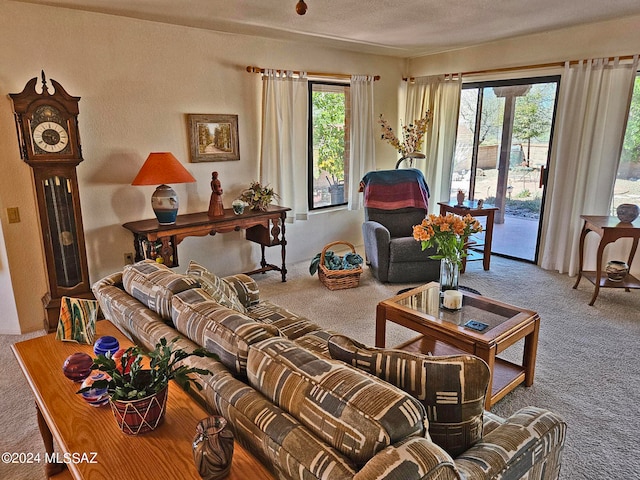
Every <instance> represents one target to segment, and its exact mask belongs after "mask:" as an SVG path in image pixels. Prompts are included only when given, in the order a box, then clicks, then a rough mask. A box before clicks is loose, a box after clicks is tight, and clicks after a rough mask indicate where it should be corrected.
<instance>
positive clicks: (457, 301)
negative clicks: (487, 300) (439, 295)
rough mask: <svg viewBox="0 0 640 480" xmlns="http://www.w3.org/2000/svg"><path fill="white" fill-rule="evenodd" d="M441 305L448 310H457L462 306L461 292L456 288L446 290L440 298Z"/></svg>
mask: <svg viewBox="0 0 640 480" xmlns="http://www.w3.org/2000/svg"><path fill="white" fill-rule="evenodd" d="M442 306H443V307H444V308H448V309H449V310H459V309H461V308H462V293H460V292H459V291H458V290H446V291H445V292H444V297H443V299H442Z"/></svg>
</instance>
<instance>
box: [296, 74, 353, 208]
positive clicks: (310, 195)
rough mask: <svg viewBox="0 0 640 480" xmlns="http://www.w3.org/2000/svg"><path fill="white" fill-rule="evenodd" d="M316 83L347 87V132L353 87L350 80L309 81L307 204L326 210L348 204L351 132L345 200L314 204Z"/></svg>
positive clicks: (346, 142) (347, 147)
mask: <svg viewBox="0 0 640 480" xmlns="http://www.w3.org/2000/svg"><path fill="white" fill-rule="evenodd" d="M315 85H328V86H340V87H343V88H345V89H346V91H347V92H348V93H345V119H344V120H345V132H348V131H349V128H350V122H351V116H350V112H349V110H350V109H349V106H348V101H349V99H350V88H351V84H350V83H349V82H340V81H326V80H309V82H308V95H307V101H308V112H309V115H308V118H307V206H308V208H309V211H310V212H311V211H321V210H326V209H329V208H336V207H343V206H346V205H347V203H348V200H347V199H348V195H347V190H346V189H347V185H346V179H347V177H348V175H347V169H348V167H349V163H350V156H349V155H350V153H349V138H348V137H349V134H348V133H345V137H347V138H345V154H346V157H347V158H345V162H344V178H345V181H344V188H345V195H344V202H342V203H336V204H331V205H322V206H314V202H313V188H314V178H313V170H314V164H313V92H314V89H313V87H314V86H315Z"/></svg>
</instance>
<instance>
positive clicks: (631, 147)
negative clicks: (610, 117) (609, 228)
mask: <svg viewBox="0 0 640 480" xmlns="http://www.w3.org/2000/svg"><path fill="white" fill-rule="evenodd" d="M621 203H635V204H636V205H639V204H640V75H638V76H636V80H635V84H634V86H633V97H632V98H631V107H630V108H629V120H628V121H627V130H626V132H625V135H624V143H623V144H622V154H621V155H620V164H619V166H618V175H617V177H616V183H615V185H614V188H613V201H612V202H611V215H613V216H615V215H616V208H618V205H620V204H621Z"/></svg>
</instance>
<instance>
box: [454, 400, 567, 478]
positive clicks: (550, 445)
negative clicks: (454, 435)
mask: <svg viewBox="0 0 640 480" xmlns="http://www.w3.org/2000/svg"><path fill="white" fill-rule="evenodd" d="M566 428H567V426H566V423H565V422H564V420H562V418H560V416H558V415H557V414H555V413H552V412H550V411H548V410H544V409H541V408H536V407H526V408H523V409H521V410H519V411H517V412H516V413H514V414H513V415H512V416H510V417H509V418H507V419H506V420H505V422H504V423H503V424H502V425H500V426H498V427H497V428H495V429H494V430H492V431H491V432H490V433H488V434H487V435H485V436H484V437H483V438H482V440H480V441H479V442H478V443H476V444H475V445H474V446H473V447H471V448H470V449H468V450H467V451H466V452H464V453H462V454H461V455H460V456H458V457H457V458H456V461H455V463H456V466H457V467H458V470H459V471H460V472H461V473H462V474H463V476H464V475H466V476H468V478H486V479H491V478H512V477H511V475H510V474H509V471H510V470H511V471H512V473H514V474H515V472H517V474H518V475H517V478H521V477H526V476H527V475H526V474H527V472H529V471H530V470H532V469H534V468H535V471H536V472H543V471H544V472H545V474H544V476H543V477H536V478H541V479H543V480H555V479H557V478H558V476H559V475H560V463H561V457H562V450H563V448H564V439H565V432H566ZM514 478H515V477H514Z"/></svg>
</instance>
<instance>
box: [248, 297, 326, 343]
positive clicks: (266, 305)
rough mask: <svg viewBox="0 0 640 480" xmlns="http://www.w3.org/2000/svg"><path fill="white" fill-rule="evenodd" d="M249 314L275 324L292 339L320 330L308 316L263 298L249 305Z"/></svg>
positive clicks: (256, 318)
mask: <svg viewBox="0 0 640 480" xmlns="http://www.w3.org/2000/svg"><path fill="white" fill-rule="evenodd" d="M247 315H249V316H250V317H251V318H253V319H254V320H255V321H257V322H261V323H268V324H269V325H273V326H274V327H276V328H277V329H278V330H280V333H281V334H282V335H283V336H285V337H287V338H291V339H296V338H298V337H301V336H303V335H306V334H307V333H311V332H315V331H318V330H320V327H319V326H318V325H316V324H315V323H312V322H311V321H309V319H308V318H305V317H301V316H300V315H297V314H295V313H293V312H291V311H289V310H287V309H286V308H283V307H281V306H279V305H276V304H275V303H272V302H270V301H269V300H263V301H261V302H260V303H258V304H257V305H253V306H251V307H249V308H248V309H247Z"/></svg>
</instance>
